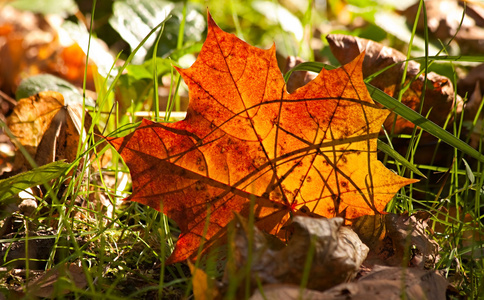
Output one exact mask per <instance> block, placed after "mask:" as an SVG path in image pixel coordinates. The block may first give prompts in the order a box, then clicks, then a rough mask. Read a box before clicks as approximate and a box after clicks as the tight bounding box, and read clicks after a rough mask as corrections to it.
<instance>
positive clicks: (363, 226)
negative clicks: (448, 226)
mask: <svg viewBox="0 0 484 300" xmlns="http://www.w3.org/2000/svg"><path fill="white" fill-rule="evenodd" d="M352 228H353V230H354V231H355V232H356V233H357V234H358V236H359V237H360V239H361V240H362V241H363V243H365V244H366V245H367V246H368V247H369V248H370V252H369V253H368V257H367V259H366V260H365V262H364V265H366V266H374V265H386V266H401V265H402V262H407V265H408V266H410V267H420V268H427V269H429V268H433V267H434V266H435V264H436V262H437V261H438V259H439V245H438V244H437V242H435V241H434V240H432V239H430V238H429V236H428V234H427V233H426V230H427V229H428V225H427V224H426V222H425V221H423V220H419V219H418V218H417V217H416V216H405V215H394V214H387V215H376V216H364V217H361V218H359V219H358V220H356V221H355V223H354V224H352Z"/></svg>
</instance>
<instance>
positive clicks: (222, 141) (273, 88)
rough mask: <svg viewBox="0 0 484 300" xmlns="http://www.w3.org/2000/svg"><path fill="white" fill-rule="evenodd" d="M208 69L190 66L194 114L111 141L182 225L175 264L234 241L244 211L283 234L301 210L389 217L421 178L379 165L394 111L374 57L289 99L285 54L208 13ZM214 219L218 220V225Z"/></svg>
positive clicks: (324, 74)
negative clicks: (379, 91) (230, 232)
mask: <svg viewBox="0 0 484 300" xmlns="http://www.w3.org/2000/svg"><path fill="white" fill-rule="evenodd" d="M208 23H209V25H208V34H207V39H206V41H205V43H204V45H203V48H202V51H201V52H200V54H199V56H198V58H197V60H196V62H195V63H194V64H193V65H192V66H191V67H190V68H188V69H179V68H177V70H178V72H180V74H181V75H182V77H183V79H184V80H185V83H186V84H187V85H188V87H189V93H190V104H189V107H188V111H187V117H186V118H185V120H183V121H179V122H176V123H166V124H163V123H155V122H151V121H148V120H143V122H142V123H141V125H140V126H139V127H138V128H137V129H136V131H135V132H133V133H131V134H129V135H128V136H126V137H123V138H115V139H109V142H110V143H111V144H112V145H113V146H114V147H115V148H116V150H117V151H118V152H119V153H120V154H121V156H122V157H123V159H124V161H125V162H126V164H127V166H128V167H129V169H130V172H131V176H132V180H133V193H132V195H131V196H130V197H129V198H128V199H129V200H132V201H137V202H139V203H142V204H146V205H149V206H151V207H153V208H155V209H157V210H160V211H162V212H163V213H165V214H166V215H167V216H168V217H170V218H171V219H173V220H174V221H175V222H176V223H177V224H178V226H179V227H180V229H181V235H180V236H179V238H178V241H177V243H176V248H175V250H174V252H173V253H172V255H171V256H170V258H169V259H168V260H167V263H174V262H179V261H182V260H185V259H187V258H195V256H196V252H197V250H198V248H199V247H200V245H201V243H202V242H203V243H204V244H203V246H204V247H208V246H210V245H211V244H213V243H214V242H215V241H216V240H217V239H218V238H219V237H220V236H222V235H223V234H224V229H225V228H226V226H227V224H228V223H229V222H230V221H231V220H232V218H233V211H236V212H240V213H241V214H242V215H245V216H248V215H249V210H250V207H251V201H252V204H253V211H254V213H255V220H256V223H257V225H258V226H259V228H261V229H263V230H265V231H267V232H270V233H273V234H279V235H281V234H282V233H281V227H282V226H283V225H284V224H285V223H286V221H287V220H288V218H289V217H290V214H300V213H305V214H316V215H320V216H325V217H334V216H342V217H344V218H346V219H347V220H351V219H354V218H356V217H358V216H361V215H366V214H376V213H381V212H382V211H383V209H384V207H385V205H386V204H387V203H388V201H389V200H390V199H391V198H392V197H393V195H394V194H395V193H396V192H397V191H398V190H399V189H400V188H401V187H402V186H404V185H406V184H409V183H411V182H414V180H411V179H406V178H403V177H400V176H398V175H396V174H395V173H393V172H392V171H390V170H388V169H386V168H385V167H384V166H383V164H382V163H381V162H379V161H378V160H377V158H376V147H377V146H376V144H377V143H376V138H377V135H378V132H379V131H380V128H381V125H382V123H383V121H384V120H385V118H386V117H387V115H388V111H387V110H383V109H380V108H378V107H377V106H376V105H375V104H374V102H373V101H372V99H371V97H370V95H369V94H368V91H367V89H366V86H365V84H364V82H363V80H362V70H361V64H362V61H363V56H362V55H360V56H358V57H357V58H356V59H355V60H354V61H353V62H351V63H349V64H347V65H345V66H343V67H341V68H339V69H335V70H332V71H327V70H322V71H321V73H320V74H319V76H318V77H317V78H316V79H314V80H313V81H311V82H310V83H308V84H307V85H305V86H304V87H301V88H299V89H297V90H296V91H295V92H294V93H292V94H288V93H287V92H286V89H285V83H284V80H283V78H282V75H281V72H280V70H279V69H278V66H277V61H276V57H275V47H272V48H271V49H269V50H261V49H258V48H256V47H253V46H250V45H248V44H247V43H245V42H243V41H241V40H240V39H238V38H237V37H236V36H234V35H232V34H228V33H226V32H223V31H222V30H221V29H220V28H219V27H217V25H216V24H215V22H214V21H213V20H212V19H211V17H210V16H209V17H208ZM207 221H208V222H207Z"/></svg>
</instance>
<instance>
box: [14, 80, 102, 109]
mask: <svg viewBox="0 0 484 300" xmlns="http://www.w3.org/2000/svg"><path fill="white" fill-rule="evenodd" d="M43 91H54V92H59V93H61V94H62V96H64V100H65V104H66V105H69V104H72V103H79V104H81V105H82V93H81V92H80V91H79V90H78V89H77V88H76V87H75V86H74V85H72V84H70V83H69V82H67V81H65V80H64V79H61V78H59V77H56V76H54V75H50V74H40V75H35V76H30V77H27V78H25V79H24V80H22V81H21V82H20V85H19V87H18V88H17V92H16V94H15V98H17V100H20V99H23V98H28V97H30V96H33V95H35V94H38V93H40V92H43ZM86 105H87V106H91V107H94V106H95V104H94V100H92V99H91V98H88V97H86Z"/></svg>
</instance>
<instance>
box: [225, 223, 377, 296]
mask: <svg viewBox="0 0 484 300" xmlns="http://www.w3.org/2000/svg"><path fill="white" fill-rule="evenodd" d="M235 223H236V225H235V227H236V229H235V233H234V238H233V241H232V240H230V242H229V245H230V247H231V248H233V256H234V259H233V261H229V262H228V263H227V267H226V273H225V276H224V280H223V283H224V284H225V286H229V284H230V281H231V280H233V278H234V277H235V275H234V274H232V273H230V272H227V270H230V269H235V270H245V268H246V265H247V264H250V266H249V267H250V280H251V284H252V285H251V286H252V288H253V289H255V288H256V287H257V286H258V285H259V284H260V285H265V284H288V285H301V284H302V282H303V278H304V276H305V275H307V278H308V280H307V283H306V285H305V287H306V288H309V289H314V290H321V291H322V290H326V289H329V288H331V287H333V286H335V285H337V284H340V283H342V282H347V281H349V280H351V279H353V278H354V277H355V276H356V274H357V272H358V271H359V269H360V265H361V263H362V262H363V261H364V260H365V258H366V255H367V253H368V247H367V246H365V244H363V242H362V241H361V240H360V239H359V238H358V235H357V234H356V233H355V232H354V231H352V230H351V229H350V228H348V227H346V226H342V223H343V219H341V218H331V219H327V218H311V217H307V216H296V217H294V219H293V220H292V223H291V225H289V226H290V227H292V229H293V230H294V232H293V233H292V235H291V238H290V240H289V242H288V243H287V246H284V247H283V248H282V249H273V247H271V245H270V243H269V241H268V240H267V239H266V238H265V237H264V235H263V233H262V232H260V231H259V230H258V229H257V228H249V226H248V224H246V223H247V222H246V221H245V220H243V219H241V218H239V217H237V218H236V220H235ZM308 259H310V260H311V264H310V265H309V266H307V265H306V261H307V260H308ZM229 264H235V266H234V267H233V268H229ZM241 286H243V287H244V288H243V289H242V291H243V292H245V285H243V284H241ZM238 296H239V298H243V295H238Z"/></svg>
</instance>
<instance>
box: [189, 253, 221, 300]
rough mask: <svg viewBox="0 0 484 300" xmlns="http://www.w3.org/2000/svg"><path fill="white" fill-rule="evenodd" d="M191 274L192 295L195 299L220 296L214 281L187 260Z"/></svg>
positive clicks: (206, 299) (210, 298)
mask: <svg viewBox="0 0 484 300" xmlns="http://www.w3.org/2000/svg"><path fill="white" fill-rule="evenodd" d="M188 267H190V272H191V274H192V285H193V296H194V297H195V300H212V299H217V298H218V297H220V294H219V291H218V289H217V288H216V287H215V285H216V282H215V280H214V279H213V278H210V277H209V276H208V275H207V273H205V272H204V271H203V270H202V269H200V268H197V267H196V266H195V265H194V264H192V263H191V262H190V261H189V262H188Z"/></svg>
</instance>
